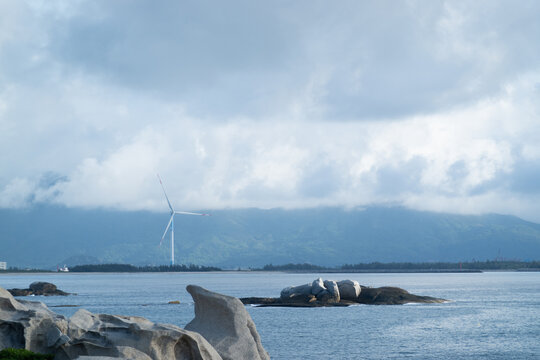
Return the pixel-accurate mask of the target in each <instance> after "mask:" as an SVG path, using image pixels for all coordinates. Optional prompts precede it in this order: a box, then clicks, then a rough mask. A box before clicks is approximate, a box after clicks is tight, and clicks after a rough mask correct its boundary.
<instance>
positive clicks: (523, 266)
mask: <svg viewBox="0 0 540 360" xmlns="http://www.w3.org/2000/svg"><path fill="white" fill-rule="evenodd" d="M222 270H223V269H221V268H219V267H216V266H204V265H194V264H189V265H184V264H181V265H157V266H152V265H147V266H135V265H131V264H88V265H76V266H73V267H71V268H70V269H69V271H70V272H208V271H222ZM239 270H240V269H239ZM249 270H251V271H293V272H294V271H298V272H317V271H328V272H338V271H342V272H369V271H391V272H409V271H433V272H436V271H467V270H469V271H481V270H525V271H526V270H529V271H534V270H536V271H540V261H538V260H534V261H518V260H486V261H476V260H472V261H466V262H420V263H414V262H392V263H382V262H371V263H358V264H345V265H341V266H336V267H328V266H320V265H314V264H309V263H303V264H293V263H289V264H283V265H273V264H267V265H264V266H263V267H262V268H249ZM2 272H25V273H28V272H51V271H50V270H42V269H19V268H16V267H10V268H9V269H7V270H0V273H2Z"/></svg>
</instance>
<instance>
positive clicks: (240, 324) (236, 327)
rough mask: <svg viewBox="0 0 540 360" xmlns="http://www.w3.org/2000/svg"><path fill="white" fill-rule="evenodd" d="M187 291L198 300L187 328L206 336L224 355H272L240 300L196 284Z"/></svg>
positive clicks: (254, 359)
mask: <svg viewBox="0 0 540 360" xmlns="http://www.w3.org/2000/svg"><path fill="white" fill-rule="evenodd" d="M187 291H188V292H189V293H190V294H191V296H192V297H193V300H194V301H195V318H194V319H193V320H192V321H191V322H190V323H189V324H187V325H186V330H192V331H196V332H198V333H199V334H201V335H202V336H204V338H205V339H207V340H208V341H209V342H210V344H212V345H213V346H214V347H215V348H216V350H217V351H218V352H219V354H220V355H221V356H222V357H223V359H230V360H233V359H251V360H265V359H270V356H268V353H267V352H266V350H264V348H263V346H262V344H261V339H260V337H259V334H258V333H257V329H256V328H255V324H254V323H253V320H252V319H251V317H250V316H249V314H248V312H247V311H246V309H245V307H244V304H242V302H241V301H240V300H238V299H237V298H235V297H231V296H225V295H221V294H217V293H213V292H210V291H208V290H205V289H203V288H201V287H200V286H195V285H188V287H187Z"/></svg>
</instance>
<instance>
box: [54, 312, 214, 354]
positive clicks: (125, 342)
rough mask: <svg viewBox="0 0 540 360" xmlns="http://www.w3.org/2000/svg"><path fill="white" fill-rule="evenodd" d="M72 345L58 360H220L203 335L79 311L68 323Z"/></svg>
mask: <svg viewBox="0 0 540 360" xmlns="http://www.w3.org/2000/svg"><path fill="white" fill-rule="evenodd" d="M67 335H68V336H69V337H70V339H71V340H70V341H69V342H68V343H67V344H65V345H64V346H62V347H61V348H60V349H59V350H58V351H57V353H56V357H55V359H56V360H67V359H78V358H80V357H83V356H95V357H99V356H101V357H103V356H105V357H107V356H108V357H113V358H127V359H134V360H149V359H200V360H218V359H221V357H220V356H219V354H218V353H217V351H216V350H215V349H214V348H213V347H212V345H210V344H209V343H208V341H206V340H205V339H204V338H203V337H202V336H201V335H200V334H197V333H195V332H191V331H188V330H184V329H181V328H179V327H177V326H174V325H165V324H155V323H153V322H151V321H149V320H147V319H145V318H141V317H136V316H117V315H107V314H92V313H90V312H88V311H86V310H83V309H81V310H79V311H77V312H76V313H75V314H74V315H73V316H72V317H71V318H70V319H69V328H68V331H67Z"/></svg>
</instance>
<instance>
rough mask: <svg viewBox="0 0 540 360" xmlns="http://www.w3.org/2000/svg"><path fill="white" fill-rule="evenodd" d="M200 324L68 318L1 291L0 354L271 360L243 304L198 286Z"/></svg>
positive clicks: (59, 358) (81, 314)
mask: <svg viewBox="0 0 540 360" xmlns="http://www.w3.org/2000/svg"><path fill="white" fill-rule="evenodd" d="M188 291H189V292H190V293H191V295H192V296H193V299H194V300H195V314H196V316H195V319H193V321H192V322H191V323H190V324H189V325H188V326H190V327H191V328H192V329H200V331H201V332H204V336H208V340H210V341H208V340H207V339H205V338H204V337H203V335H201V334H200V333H197V332H194V331H190V330H188V329H186V330H184V329H181V328H179V327H177V326H174V325H166V324H155V323H153V322H151V321H149V320H147V319H144V318H141V317H133V316H116V315H106V314H92V313H90V312H88V311H86V310H79V311H77V312H76V313H75V314H74V315H73V316H72V317H71V318H69V319H66V318H65V317H63V316H61V315H57V314H55V313H53V312H52V311H50V310H49V309H48V308H47V307H46V306H45V305H44V304H42V303H39V302H32V301H17V300H15V299H14V298H13V296H12V295H11V294H10V293H9V292H8V291H6V290H4V289H2V288H0V349H3V348H6V347H13V348H21V349H27V350H30V351H34V352H38V353H44V354H54V355H55V360H71V359H81V360H83V359H86V360H90V359H102V360H105V359H119V358H121V359H133V360H149V359H199V360H221V359H269V356H268V354H267V353H266V351H265V350H264V348H263V347H262V345H261V341H260V337H259V334H258V333H257V330H256V329H255V325H254V323H253V321H252V320H251V317H250V316H249V314H248V313H247V311H246V309H245V308H244V306H243V304H242V303H241V302H240V301H239V300H238V299H236V298H232V297H229V296H224V295H220V294H217V293H213V292H210V291H208V290H205V289H202V288H200V287H198V286H192V285H190V286H188ZM212 344H213V345H214V346H215V347H214V346H212Z"/></svg>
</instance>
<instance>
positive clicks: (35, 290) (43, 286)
mask: <svg viewBox="0 0 540 360" xmlns="http://www.w3.org/2000/svg"><path fill="white" fill-rule="evenodd" d="M8 291H9V292H10V293H11V295H13V296H30V295H44V296H58V295H59V296H66V295H70V294H69V293H67V292H64V291H62V290H59V289H58V288H57V287H56V285H54V284H51V283H48V282H41V281H36V282H33V283H31V284H30V286H29V287H28V289H9V290H8Z"/></svg>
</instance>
